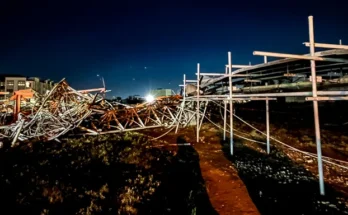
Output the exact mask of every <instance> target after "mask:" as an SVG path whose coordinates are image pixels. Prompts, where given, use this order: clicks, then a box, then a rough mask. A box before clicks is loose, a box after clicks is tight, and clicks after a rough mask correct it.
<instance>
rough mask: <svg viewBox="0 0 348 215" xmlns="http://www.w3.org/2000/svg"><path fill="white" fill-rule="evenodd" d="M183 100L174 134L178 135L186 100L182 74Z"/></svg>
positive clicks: (184, 81)
mask: <svg viewBox="0 0 348 215" xmlns="http://www.w3.org/2000/svg"><path fill="white" fill-rule="evenodd" d="M183 83H184V84H183V87H184V89H183V96H182V97H183V100H182V103H181V110H180V113H179V116H178V117H179V118H178V124H177V125H176V128H175V133H178V129H179V125H180V120H181V116H182V113H183V111H184V107H185V100H186V74H184V80H183Z"/></svg>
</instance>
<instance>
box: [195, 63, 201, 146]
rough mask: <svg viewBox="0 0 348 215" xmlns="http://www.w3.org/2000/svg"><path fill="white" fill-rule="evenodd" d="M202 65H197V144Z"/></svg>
mask: <svg viewBox="0 0 348 215" xmlns="http://www.w3.org/2000/svg"><path fill="white" fill-rule="evenodd" d="M199 72H200V65H199V63H198V64H197V110H196V111H197V113H196V114H197V116H196V117H197V121H196V124H197V135H196V136H197V143H198V142H199V91H200V90H199V79H200V74H199Z"/></svg>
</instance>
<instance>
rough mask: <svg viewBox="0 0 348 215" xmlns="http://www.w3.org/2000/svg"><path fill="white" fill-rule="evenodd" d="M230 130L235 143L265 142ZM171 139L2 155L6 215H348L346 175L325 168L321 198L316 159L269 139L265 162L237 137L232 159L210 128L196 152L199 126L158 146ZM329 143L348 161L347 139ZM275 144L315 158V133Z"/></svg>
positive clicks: (257, 147) (148, 137)
mask: <svg viewBox="0 0 348 215" xmlns="http://www.w3.org/2000/svg"><path fill="white" fill-rule="evenodd" d="M234 123H235V128H236V131H235V134H239V135H245V137H248V138H250V139H254V140H258V141H261V142H264V141H265V137H264V136H262V135H260V134H258V133H257V132H255V131H252V130H251V129H250V128H248V127H247V126H245V125H243V124H241V123H238V121H237V120H235V122H234ZM252 124H253V125H254V126H255V127H257V128H259V129H260V130H265V128H264V125H263V124H262V123H257V122H252ZM166 131H168V130H167V129H154V130H148V131H142V132H141V133H137V132H133V133H126V134H123V135H106V136H100V137H91V138H67V139H63V140H62V142H61V143H57V142H49V143H42V142H35V143H32V144H29V145H22V146H19V147H15V148H10V149H1V150H0V155H1V156H0V159H1V163H2V164H3V165H2V167H0V188H1V190H3V191H4V192H1V193H0V200H1V202H2V203H3V208H2V210H3V211H0V214H6V212H4V211H11V214H14V213H17V214H22V213H29V214H40V215H41V214H236V215H239V214H292V215H293V214H348V204H347V202H348V196H347V193H348V192H347V191H348V188H347V187H348V184H347V181H348V175H347V172H345V171H343V170H342V169H340V168H335V167H332V166H330V165H327V164H325V165H324V170H325V171H324V173H325V182H326V183H325V191H326V195H325V196H321V195H320V194H319V184H318V176H317V175H318V174H317V163H316V160H315V158H311V157H309V156H307V155H303V154H301V153H299V152H295V151H293V150H290V149H289V148H286V147H282V146H281V145H280V144H278V143H276V142H275V141H273V140H272V141H271V153H270V154H267V153H266V152H265V148H266V147H265V146H264V145H262V144H258V143H253V142H251V141H247V140H243V139H240V138H238V137H237V136H236V137H235V138H234V145H233V148H234V154H233V155H231V154H230V141H229V139H228V138H227V139H226V140H225V141H224V140H223V138H222V132H221V131H220V130H219V129H218V128H216V127H215V126H213V125H212V124H210V123H204V124H203V125H202V129H201V132H200V140H199V143H196V136H195V134H196V132H195V127H188V128H184V129H179V132H178V133H177V134H175V132H174V131H172V132H170V133H168V134H167V135H165V136H163V137H162V138H160V139H157V140H153V139H152V138H153V137H158V136H160V135H162V134H163V133H164V132H166ZM323 134H324V135H325V136H324V135H323V136H324V141H323V154H324V155H326V156H333V157H334V158H342V159H344V158H346V156H345V155H346V154H345V153H346V148H345V144H346V143H345V141H344V140H345V138H346V137H345V135H341V136H339V137H340V138H341V139H342V140H343V141H338V140H337V136H338V135H339V134H335V135H333V134H334V133H330V131H324V132H323ZM271 135H272V136H274V137H276V138H277V139H279V140H281V141H283V142H285V143H287V144H290V145H291V146H294V147H296V148H299V149H302V150H305V151H311V152H315V144H313V143H312V142H313V137H312V136H311V135H310V130H304V129H302V130H300V131H297V130H287V129H284V128H282V127H280V126H274V125H272V126H271ZM335 139H336V142H335ZM347 139H348V138H347ZM333 149H335V150H337V151H339V153H332V150H333ZM3 212H4V213H3Z"/></svg>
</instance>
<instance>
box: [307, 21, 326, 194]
mask: <svg viewBox="0 0 348 215" xmlns="http://www.w3.org/2000/svg"><path fill="white" fill-rule="evenodd" d="M308 24H309V42H310V52H311V56H312V57H313V56H314V55H315V51H314V27H313V16H309V17H308ZM311 73H312V92H313V97H317V77H316V70H315V61H314V60H311ZM313 110H314V126H315V139H316V143H317V155H318V172H319V187H320V194H321V195H325V188H324V174H323V163H322V158H321V140H320V127H319V110H318V101H317V100H313Z"/></svg>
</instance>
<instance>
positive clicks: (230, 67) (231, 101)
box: [228, 52, 233, 155]
mask: <svg viewBox="0 0 348 215" xmlns="http://www.w3.org/2000/svg"><path fill="white" fill-rule="evenodd" d="M228 73H229V77H228V81H229V85H230V150H231V155H233V100H232V56H231V52H228Z"/></svg>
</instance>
